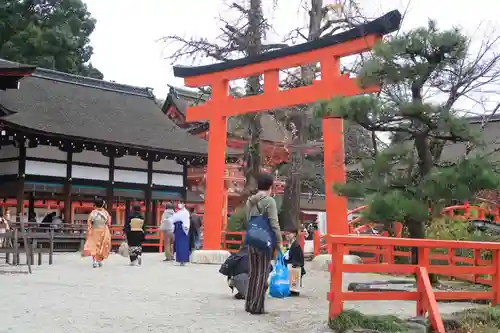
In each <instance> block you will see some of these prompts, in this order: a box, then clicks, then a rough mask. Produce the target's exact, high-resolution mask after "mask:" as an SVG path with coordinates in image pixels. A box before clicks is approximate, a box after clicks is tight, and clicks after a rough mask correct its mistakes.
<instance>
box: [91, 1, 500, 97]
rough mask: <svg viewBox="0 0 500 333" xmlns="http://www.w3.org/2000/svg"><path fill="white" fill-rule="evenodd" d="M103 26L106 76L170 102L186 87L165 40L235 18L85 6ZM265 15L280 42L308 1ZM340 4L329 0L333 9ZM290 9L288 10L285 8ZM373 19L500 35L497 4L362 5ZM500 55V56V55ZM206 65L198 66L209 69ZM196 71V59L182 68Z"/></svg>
mask: <svg viewBox="0 0 500 333" xmlns="http://www.w3.org/2000/svg"><path fill="white" fill-rule="evenodd" d="M84 1H85V2H86V3H87V6H88V9H89V11H90V12H91V13H92V15H93V17H94V18H95V19H96V20H97V26H96V29H95V31H94V33H93V34H92V35H91V44H92V46H93V47H94V55H93V57H92V59H91V61H92V63H93V65H94V66H96V67H97V68H98V69H99V70H100V71H102V72H103V73H104V76H105V80H112V81H116V82H119V83H124V84H130V85H134V86H140V87H150V88H153V89H154V93H155V95H156V96H157V97H158V98H164V97H165V96H166V94H167V92H168V86H167V85H173V86H177V87H182V86H183V81H182V79H179V78H175V77H174V76H173V72H172V64H171V61H170V60H168V59H167V58H168V56H169V55H170V54H172V52H174V51H175V50H176V49H177V48H178V46H176V45H166V44H165V43H164V42H162V41H161V38H162V37H165V36H171V35H178V36H181V37H186V38H189V37H205V38H207V39H208V40H211V39H212V40H213V38H214V37H216V36H217V35H218V34H219V30H218V29H219V28H218V20H217V17H218V15H219V13H220V14H221V15H225V16H227V15H230V12H228V9H227V5H226V4H227V3H231V1H230V0H141V1H137V0H84ZM240 1H241V0H240ZM262 1H263V3H264V6H265V13H267V14H268V17H269V21H270V22H271V23H272V25H273V27H274V32H272V33H270V34H269V35H268V39H269V40H270V41H280V39H281V38H282V37H283V36H284V35H285V34H286V32H288V31H290V30H292V29H293V28H294V27H296V26H297V25H303V24H304V23H305V15H306V13H305V11H304V10H300V2H301V1H305V0H278V7H277V9H275V10H272V3H273V1H274V0H262ZM333 2H335V0H325V4H326V3H333ZM285 3H286V5H285ZM360 4H361V5H362V6H363V9H364V11H365V12H366V13H367V16H371V17H376V16H380V15H382V14H383V13H385V12H388V11H390V10H393V9H399V10H400V11H401V12H405V11H406V15H405V20H404V24H403V29H411V28H414V27H418V26H421V25H426V24H427V21H428V19H429V18H432V19H435V20H437V21H438V25H439V27H441V28H450V27H453V26H460V27H462V28H463V29H464V31H465V32H466V33H467V34H469V36H471V37H472V38H474V40H477V41H480V40H481V39H482V38H483V37H484V36H485V35H489V36H491V35H492V34H493V35H496V34H500V29H499V28H500V23H497V22H496V21H498V19H497V17H498V12H499V11H500V3H499V2H497V1H495V0H475V1H457V0H411V1H409V0H360ZM499 51H500V50H499ZM203 61H204V60H203V59H202V60H201V61H198V62H196V63H195V64H201V63H203ZM178 64H182V65H192V64H193V62H192V60H190V59H182V60H181V61H179V62H178Z"/></svg>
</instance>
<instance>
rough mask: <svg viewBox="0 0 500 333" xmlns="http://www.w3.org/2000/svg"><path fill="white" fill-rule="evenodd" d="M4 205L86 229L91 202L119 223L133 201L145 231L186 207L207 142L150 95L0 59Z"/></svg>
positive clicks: (0, 195) (24, 214) (1, 189)
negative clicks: (172, 204) (167, 208)
mask: <svg viewBox="0 0 500 333" xmlns="http://www.w3.org/2000/svg"><path fill="white" fill-rule="evenodd" d="M0 147H1V149H0V205H2V206H3V207H4V208H9V209H10V210H11V211H12V216H15V215H18V216H22V217H23V218H26V219H28V218H29V219H30V220H33V219H34V218H35V217H36V218H37V219H39V218H40V216H43V215H44V214H45V213H46V212H47V211H54V210H56V211H58V212H59V214H61V215H62V216H63V219H64V221H65V222H66V223H74V222H77V223H78V222H84V221H86V218H87V217H86V214H87V213H88V212H89V210H90V209H92V202H93V200H94V198H95V197H96V196H97V197H102V198H105V199H106V202H107V203H108V209H109V210H110V211H111V213H112V216H113V223H114V224H122V223H123V222H124V218H125V211H126V210H128V209H127V207H128V208H130V205H131V203H132V202H134V201H139V202H141V204H142V205H143V211H144V214H145V217H146V221H147V224H149V225H154V224H157V223H158V221H159V219H160V216H161V215H160V214H161V213H162V206H163V205H162V203H163V202H165V201H167V200H174V201H176V200H179V201H186V200H187V184H188V183H187V170H188V168H190V167H192V166H198V165H204V164H205V163H206V160H207V142H206V141H205V140H203V139H201V138H199V137H197V136H193V135H191V134H189V133H188V132H187V131H186V130H184V129H181V128H179V127H178V126H177V125H176V124H175V123H174V122H172V121H171V120H170V119H169V118H168V117H165V115H164V113H162V111H161V108H160V106H159V105H158V103H157V101H156V100H155V96H154V95H153V93H152V90H151V89H149V88H140V87H134V86H129V85H124V84H119V83H115V82H108V81H103V80H97V79H93V78H87V77H81V76H77V75H71V74H66V73H61V72H57V71H53V70H47V69H41V68H35V67H34V66H27V65H21V64H17V63H13V62H9V61H5V60H0Z"/></svg>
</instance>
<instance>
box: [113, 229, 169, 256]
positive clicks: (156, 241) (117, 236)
mask: <svg viewBox="0 0 500 333" xmlns="http://www.w3.org/2000/svg"><path fill="white" fill-rule="evenodd" d="M110 232H111V246H119V245H120V244H121V242H123V241H124V240H125V235H124V234H123V226H121V225H114V226H111V227H110ZM145 239H146V240H145V241H144V243H143V244H142V246H143V247H156V248H158V252H163V233H162V232H161V231H160V229H159V227H157V226H148V227H146V237H145Z"/></svg>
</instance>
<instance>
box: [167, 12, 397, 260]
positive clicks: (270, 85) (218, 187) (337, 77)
mask: <svg viewBox="0 0 500 333" xmlns="http://www.w3.org/2000/svg"><path fill="white" fill-rule="evenodd" d="M400 22H401V14H400V13H399V12H398V11H393V12H390V13H388V14H386V15H384V16H382V17H380V18H378V19H376V20H374V21H372V22H369V23H367V24H364V25H362V26H359V27H357V28H355V29H352V30H349V31H346V32H343V33H340V34H337V35H333V36H328V37H324V38H321V39H319V40H316V41H313V42H309V43H305V44H300V45H296V46H292V47H289V48H286V49H282V50H277V51H272V52H268V53H265V54H261V55H259V56H256V57H250V58H243V59H238V60H230V61H226V62H223V63H217V64H213V65H207V66H200V67H179V66H176V67H174V74H175V76H177V77H183V78H184V82H185V84H186V86H188V87H202V86H212V96H211V99H210V100H209V101H208V102H207V103H205V104H203V105H199V106H193V107H189V108H188V110H187V112H186V118H187V120H188V121H203V120H208V121H209V124H210V130H209V139H208V141H209V142H208V149H209V151H208V171H207V189H206V193H205V217H204V240H203V242H204V244H203V248H204V250H210V251H214V252H215V254H214V255H213V256H212V259H210V260H208V259H207V258H205V259H206V260H205V259H204V260H198V262H200V261H202V262H209V261H210V262H212V263H218V262H220V261H222V260H223V259H225V258H223V257H224V256H225V255H224V256H222V255H221V253H220V251H218V250H220V242H221V232H222V214H223V213H224V203H223V195H222V192H223V189H224V167H225V165H224V163H225V149H226V136H227V132H226V130H227V129H226V121H227V120H226V119H227V117H230V116H236V115H242V114H246V113H251V112H263V111H266V110H271V109H277V108H284V107H289V106H293V105H298V104H310V103H314V102H317V101H319V100H327V99H330V98H332V97H334V96H354V95H359V94H366V93H374V92H378V91H379V88H378V87H369V88H365V89H362V88H360V87H359V86H358V84H357V82H356V79H353V78H350V77H349V76H348V75H347V76H346V75H341V73H340V68H339V63H340V58H342V57H346V56H350V55H354V54H358V53H361V52H365V51H369V50H370V49H371V48H372V47H373V46H374V45H375V43H376V42H377V41H378V40H379V39H380V38H381V37H382V36H383V35H385V34H387V33H390V32H393V31H396V30H397V29H398V28H399V24H400ZM316 62H319V63H320V66H321V80H319V81H314V82H313V84H312V85H310V86H304V87H299V88H294V89H290V90H280V88H279V72H280V70H283V69H287V68H292V67H298V66H305V65H308V64H311V63H316ZM256 75H263V77H264V92H263V94H261V95H255V96H247V97H242V98H234V97H231V96H229V94H228V90H229V89H228V84H229V81H230V80H237V79H241V78H247V77H250V76H256ZM323 139H324V150H325V161H324V162H325V182H326V204H327V228H328V233H331V234H338V235H345V234H347V233H348V221H347V204H346V199H345V198H341V197H338V196H336V195H335V194H334V193H333V191H332V186H333V183H335V182H345V167H344V147H343V128H342V120H341V119H324V120H323ZM194 254H196V252H195V253H194ZM207 257H208V256H207Z"/></svg>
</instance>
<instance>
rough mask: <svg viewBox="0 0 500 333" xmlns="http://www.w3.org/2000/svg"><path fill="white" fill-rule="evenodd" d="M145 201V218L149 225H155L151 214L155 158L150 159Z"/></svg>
mask: <svg viewBox="0 0 500 333" xmlns="http://www.w3.org/2000/svg"><path fill="white" fill-rule="evenodd" d="M144 194H145V199H144V208H145V210H146V212H145V214H144V218H145V220H146V224H147V225H154V222H153V219H152V214H151V201H152V199H153V158H152V157H151V156H150V157H149V158H148V181H147V185H146V193H144Z"/></svg>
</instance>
